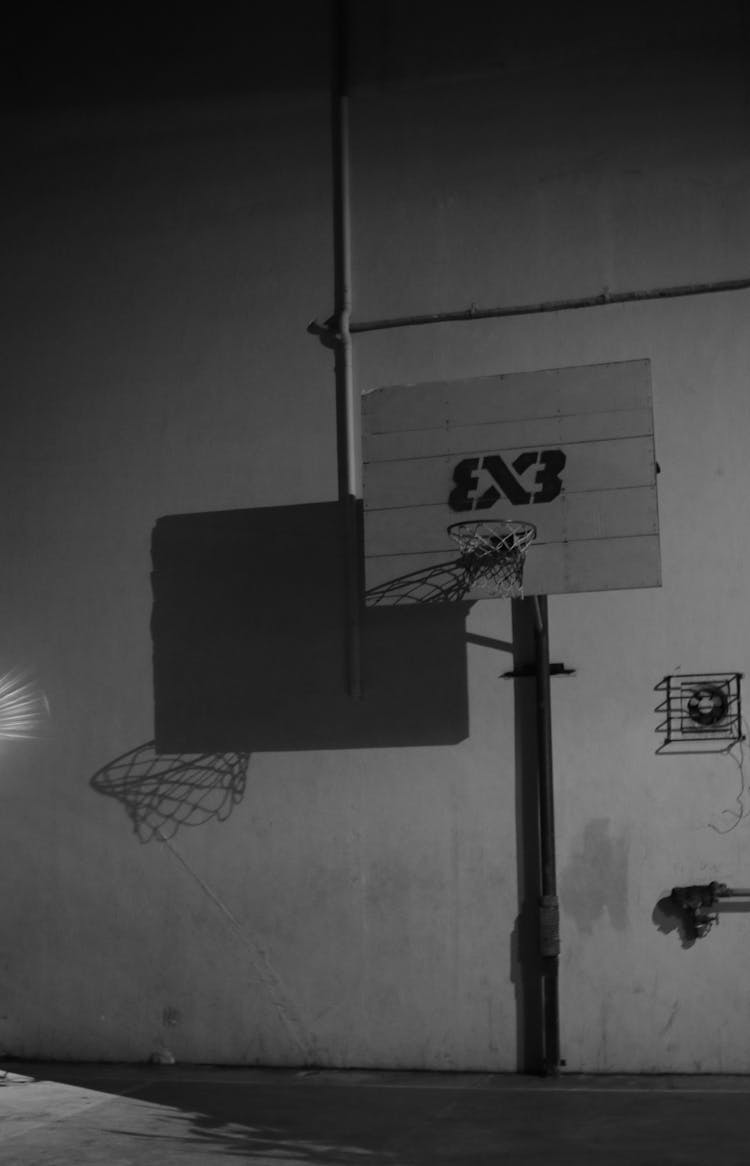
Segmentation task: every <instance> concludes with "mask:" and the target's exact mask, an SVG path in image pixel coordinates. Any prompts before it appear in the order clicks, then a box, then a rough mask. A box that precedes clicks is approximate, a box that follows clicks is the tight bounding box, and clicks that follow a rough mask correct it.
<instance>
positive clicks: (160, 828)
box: [89, 741, 250, 842]
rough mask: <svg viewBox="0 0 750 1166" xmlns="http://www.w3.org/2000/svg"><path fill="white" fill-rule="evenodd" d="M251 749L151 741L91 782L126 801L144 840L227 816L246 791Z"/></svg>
mask: <svg viewBox="0 0 750 1166" xmlns="http://www.w3.org/2000/svg"><path fill="white" fill-rule="evenodd" d="M249 761H250V754H249V753H239V752H238V753H193V754H189V753H176V754H161V753H157V752H156V750H155V748H154V742H153V741H147V742H146V743H145V744H143V745H138V746H137V747H136V748H135V749H130V750H129V751H128V752H127V753H123V754H122V756H120V757H116V758H115V760H114V761H110V762H109V763H108V764H107V765H105V766H103V767H102V768H101V769H99V770H97V772H96V773H95V774H94V776H93V777H92V778H91V780H90V782H89V784H90V786H91V788H92V789H94V790H96V792H97V793H99V794H104V795H105V796H107V797H111V798H115V799H116V800H117V801H118V802H121V803H122V805H123V806H124V808H125V812H126V813H127V815H128V817H129V818H130V820H131V822H132V823H133V829H134V831H135V833H136V834H137V835H138V837H139V839H140V840H141V842H149V841H151V839H152V838H154V837H159V838H161V839H162V840H163V839H167V838H172V837H173V836H174V835H175V834H176V833H177V831H178V830H179V829H180V827H181V826H201V825H202V824H203V823H204V822H209V821H210V820H211V819H212V818H216V819H218V820H219V821H224V820H225V819H226V818H228V817H229V815H230V814H231V812H232V810H233V809H234V807H235V806H236V805H237V804H238V803H239V802H240V801H241V800H242V797H243V795H244V792H245V782H246V778H247V767H248V763H249Z"/></svg>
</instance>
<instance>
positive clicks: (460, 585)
mask: <svg viewBox="0 0 750 1166" xmlns="http://www.w3.org/2000/svg"><path fill="white" fill-rule="evenodd" d="M448 534H450V536H451V538H452V539H453V540H454V541H455V542H456V544H457V546H458V548H459V551H460V554H459V556H458V557H457V558H455V559H449V560H447V561H446V562H445V563H438V564H437V565H435V566H432V567H423V568H422V569H421V570H418V571H410V572H409V573H408V574H406V575H399V576H398V577H397V578H395V579H389V580H387V581H386V582H385V583H379V584H377V585H376V586H374V587H370V588H369V589H368V590H367V591H366V593H365V600H366V603H367V605H368V606H369V607H377V606H378V605H379V604H382V605H385V604H399V603H460V602H461V601H463V600H465V599H466V598H467V596H469V595H472V597H473V598H479V597H481V596H482V595H484V596H485V597H487V598H490V597H491V598H493V599H522V598H523V568H524V563H525V561H526V552H527V550H528V548H529V546H530V544H531V543H532V541H533V540H534V537H535V536H536V527H535V526H533V524H532V523H530V522H510V521H505V520H496V521H493V522H456V523H453V524H452V525H451V526H449V527H448Z"/></svg>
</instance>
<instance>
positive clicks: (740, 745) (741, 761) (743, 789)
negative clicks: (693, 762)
mask: <svg viewBox="0 0 750 1166" xmlns="http://www.w3.org/2000/svg"><path fill="white" fill-rule="evenodd" d="M742 729H743V732H742V735H741V736H740V737H739V738H738V740H737V741H736V742H735V744H734V745H732V747H731V748H730V749H729V750H728V755H729V756H730V757H731V758H732V761H733V762H734V763H735V765H736V766H737V769H738V770H739V773H740V789H739V793H738V794H737V797H736V798H735V801H736V802H737V805H738V806H739V809H738V810H722V811H721V812H722V814H725V815H726V814H728V815H729V817H731V818H734V821H733V822H732V825H731V826H727V827H726V829H725V830H722V829H721V827H719V826H714V825H713V823H711V822H709V823H707V825H708V828H709V830H713V831H714V833H716V834H729V833H731V831H732V830H736V828H737V827H738V826H739V824H740V822H741V821H742V820H743V819H744V818H746V817H747V814H748V811H747V808H746V806H745V795H746V794H747V792H748V782H747V775H746V773H745V768H744V765H745V746H744V742H745V740H746V737H747V733H748V731H750V727H749V726H748V723H747V721H746V720H745V718H744V717H743V718H742ZM735 749H737V750H738V754H735V753H734V750H735Z"/></svg>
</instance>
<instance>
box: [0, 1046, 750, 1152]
mask: <svg viewBox="0 0 750 1166" xmlns="http://www.w3.org/2000/svg"><path fill="white" fill-rule="evenodd" d="M749 1099H750V1078H748V1077H714V1078H710V1077H583V1076H576V1075H570V1076H565V1077H562V1078H560V1079H558V1080H546V1081H545V1080H541V1079H537V1078H528V1077H515V1076H495V1075H488V1074H448V1073H398V1072H390V1073H388V1072H383V1073H376V1072H332V1071H320V1072H296V1071H293V1070H288V1071H287V1070H272V1069H269V1070H262V1069H221V1068H209V1067H202V1066H199V1067H182V1066H169V1067H167V1066H165V1067H156V1066H133V1065H39V1064H34V1065H30V1064H26V1065H22V1064H11V1063H9V1062H5V1063H2V1064H0V1162H2V1164H3V1166H32V1164H33V1166H58V1164H62V1163H64V1164H65V1166H88V1164H90V1163H97V1164H99V1163H101V1164H105V1163H106V1164H107V1166H130V1164H131V1163H138V1166H150V1164H152V1163H154V1164H155V1163H159V1164H160V1166H170V1164H172V1163H180V1164H184V1166H187V1164H195V1166H198V1164H200V1166H210V1164H211V1163H218V1162H224V1161H226V1160H227V1159H229V1158H235V1159H236V1160H239V1161H244V1162H251V1163H255V1164H256V1166H263V1164H268V1166H271V1164H276V1166H278V1164H279V1163H283V1164H284V1166H310V1164H312V1163H317V1164H318V1166H340V1164H354V1163H357V1164H358V1166H427V1164H428V1163H429V1164H430V1166H435V1164H437V1166H440V1164H443V1163H444V1164H446V1166H447V1164H448V1163H456V1164H460V1166H484V1164H485V1163H486V1164H488V1166H489V1164H490V1163H492V1166H499V1164H502V1163H508V1164H512V1166H523V1164H526V1163H555V1164H557V1163H566V1164H567V1163H570V1164H571V1166H586V1164H589V1163H601V1164H602V1166H619V1164H622V1166H626V1164H627V1166H649V1164H650V1163H654V1166H657V1164H658V1166H671V1164H673V1163H674V1164H680V1166H692V1164H695V1166H730V1164H735V1163H736V1164H738V1166H739V1164H740V1163H741V1164H742V1166H748V1163H749V1162H750V1144H749V1142H750V1122H749V1121H748V1116H747V1114H748V1108H747V1106H748V1100H749Z"/></svg>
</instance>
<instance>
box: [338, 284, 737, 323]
mask: <svg viewBox="0 0 750 1166" xmlns="http://www.w3.org/2000/svg"><path fill="white" fill-rule="evenodd" d="M748 289H750V277H747V278H745V279H724V280H717V281H715V282H713V283H689V284H682V285H678V286H677V287H658V288H652V289H651V290H650V291H623V292H610V291H603V292H601V293H600V294H599V295H596V296H582V297H581V298H579V299H573V300H542V301H541V302H540V303H536V304H516V305H509V306H507V307H497V308H478V307H477V306H476V304H472V305H471V307H470V308H462V309H461V310H459V311H456V312H430V313H428V314H426V315H420V316H393V317H391V318H390V319H384V320H352V321H351V322H350V325H349V331H350V332H381V331H383V330H384V329H386V328H417V327H420V326H421V325H423V324H452V323H457V322H458V321H461V320H492V319H498V318H502V317H504V316H535V315H540V314H541V313H543V312H572V311H576V310H577V309H580V308H601V307H604V306H605V305H607V304H635V303H643V302H645V301H648V300H671V299H679V298H680V297H682V296H705V295H713V294H715V293H717V292H732V291H747V290H748Z"/></svg>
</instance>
